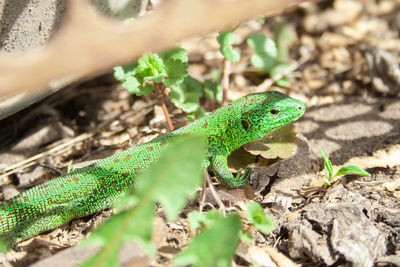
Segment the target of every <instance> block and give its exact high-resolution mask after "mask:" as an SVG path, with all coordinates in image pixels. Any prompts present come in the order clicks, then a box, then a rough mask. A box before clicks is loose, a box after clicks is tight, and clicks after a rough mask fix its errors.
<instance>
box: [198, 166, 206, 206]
mask: <svg viewBox="0 0 400 267" xmlns="http://www.w3.org/2000/svg"><path fill="white" fill-rule="evenodd" d="M206 173H207V174H206ZM206 175H208V172H207V169H206V168H204V170H203V185H202V186H201V195H200V201H199V211H200V212H201V211H202V210H203V208H204V206H205V205H204V203H205V201H206V183H207V179H206Z"/></svg>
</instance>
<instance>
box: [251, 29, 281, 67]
mask: <svg viewBox="0 0 400 267" xmlns="http://www.w3.org/2000/svg"><path fill="white" fill-rule="evenodd" d="M247 44H248V45H249V46H250V47H251V48H253V50H254V55H253V56H252V57H251V59H250V62H251V64H252V65H253V66H254V67H255V68H256V69H258V70H259V71H262V72H269V71H270V69H271V68H272V66H273V65H274V64H275V62H276V57H277V55H278V50H277V48H276V45H275V42H274V41H273V40H272V39H270V38H268V37H266V36H265V35H263V34H253V35H251V36H249V37H248V38H247Z"/></svg>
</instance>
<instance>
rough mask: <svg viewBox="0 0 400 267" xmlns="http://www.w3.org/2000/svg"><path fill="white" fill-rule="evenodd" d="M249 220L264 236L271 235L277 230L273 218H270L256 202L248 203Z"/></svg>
mask: <svg viewBox="0 0 400 267" xmlns="http://www.w3.org/2000/svg"><path fill="white" fill-rule="evenodd" d="M247 219H248V220H249V221H250V222H251V223H252V224H253V225H254V226H255V227H256V228H257V229H258V230H260V231H261V232H262V233H264V234H269V233H271V232H272V230H274V228H275V224H274V221H273V219H272V217H271V216H268V215H267V214H266V213H265V212H264V210H263V209H262V208H261V206H260V204H258V203H257V202H254V201H250V202H249V203H247Z"/></svg>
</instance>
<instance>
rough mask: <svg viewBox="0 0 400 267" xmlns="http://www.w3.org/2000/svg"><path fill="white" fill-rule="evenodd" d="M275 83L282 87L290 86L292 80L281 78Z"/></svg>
mask: <svg viewBox="0 0 400 267" xmlns="http://www.w3.org/2000/svg"><path fill="white" fill-rule="evenodd" d="M275 84H276V85H277V86H280V87H286V88H287V87H290V85H291V84H290V82H289V81H288V80H286V79H285V78H281V79H279V80H277V81H276V82H275Z"/></svg>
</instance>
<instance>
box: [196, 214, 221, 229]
mask: <svg viewBox="0 0 400 267" xmlns="http://www.w3.org/2000/svg"><path fill="white" fill-rule="evenodd" d="M221 218H223V216H222V213H221V212H219V211H217V210H210V211H209V212H207V214H204V213H201V212H199V211H192V212H190V213H189V214H188V221H189V225H190V227H191V228H192V229H193V230H203V229H204V228H210V227H211V226H212V225H213V224H214V223H215V222H216V221H218V220H219V219H221Z"/></svg>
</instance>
